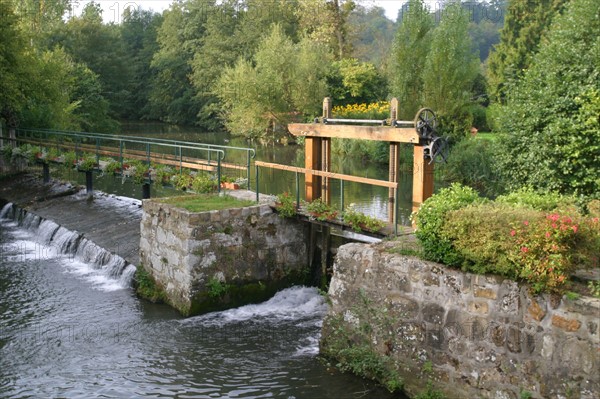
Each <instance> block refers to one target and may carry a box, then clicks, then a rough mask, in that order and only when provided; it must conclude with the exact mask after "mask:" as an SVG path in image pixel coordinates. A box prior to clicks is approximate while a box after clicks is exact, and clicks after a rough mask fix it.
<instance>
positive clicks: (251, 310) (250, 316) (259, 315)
mask: <svg viewBox="0 0 600 399" xmlns="http://www.w3.org/2000/svg"><path fill="white" fill-rule="evenodd" d="M326 312H327V303H326V302H325V300H324V299H323V297H322V296H321V295H320V294H319V292H318V291H317V289H316V288H309V287H292V288H287V289H284V290H282V291H279V292H278V293H277V294H275V296H274V297H273V298H271V299H269V300H268V301H266V302H263V303H260V304H257V305H246V306H241V307H239V308H235V309H229V310H225V311H222V312H215V313H209V314H206V315H202V316H197V317H192V318H189V319H186V320H184V321H183V322H184V323H200V324H202V325H218V326H222V325H226V324H229V323H238V322H240V321H246V320H253V321H275V322H277V321H286V320H287V321H294V320H301V319H304V318H312V317H315V316H322V315H324V314H325V313H326Z"/></svg>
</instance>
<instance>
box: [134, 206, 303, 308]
mask: <svg viewBox="0 0 600 399" xmlns="http://www.w3.org/2000/svg"><path fill="white" fill-rule="evenodd" d="M306 229H307V227H306V226H305V225H304V224H302V223H300V222H298V221H296V220H292V219H282V218H280V217H278V215H277V214H276V213H274V212H273V210H272V209H271V208H270V207H269V206H268V205H258V206H252V207H246V208H239V209H227V210H221V211H211V212H203V213H192V212H188V211H186V210H183V209H180V208H175V207H173V206H172V205H167V204H164V203H160V202H159V201H157V200H145V201H144V203H143V216H142V221H141V238H140V259H141V263H142V266H143V267H144V268H145V270H147V271H148V272H149V273H150V275H151V276H152V277H153V278H154V280H155V281H156V283H157V285H158V286H159V287H160V288H161V289H162V290H163V291H164V292H165V294H166V297H167V301H168V302H169V304H171V305H172V306H174V307H175V308H176V309H178V310H179V311H180V312H181V313H182V314H184V315H186V316H187V315H193V314H199V313H204V312H207V311H212V310H219V309H225V308H229V307H235V306H239V305H242V304H246V303H251V302H259V301H263V300H266V299H268V298H269V297H270V296H272V295H273V294H274V293H275V292H276V291H277V290H278V289H281V288H284V287H286V286H289V285H291V284H301V283H303V282H304V279H305V278H307V277H308V267H307V264H308V262H307V259H308V255H307V244H306V243H307V239H306V235H307V230H306Z"/></svg>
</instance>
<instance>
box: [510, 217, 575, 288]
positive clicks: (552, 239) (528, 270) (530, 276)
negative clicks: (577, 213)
mask: <svg viewBox="0 0 600 399" xmlns="http://www.w3.org/2000/svg"><path fill="white" fill-rule="evenodd" d="M579 230H580V228H579V223H578V222H577V221H576V220H574V219H573V218H571V217H569V216H561V215H559V214H556V213H553V214H550V215H547V216H546V218H545V219H542V220H539V221H535V222H532V223H529V221H523V222H521V223H520V224H518V225H516V226H513V229H512V230H511V232H510V235H511V237H513V239H514V246H513V248H512V250H511V251H510V252H509V259H511V260H512V261H513V262H514V263H515V264H516V265H517V266H519V277H521V278H523V279H524V280H527V281H529V282H530V283H531V284H532V289H533V291H534V292H540V291H544V290H549V291H557V290H558V288H559V287H561V286H563V285H564V284H565V282H566V281H567V279H568V277H569V275H570V273H571V272H572V271H573V270H574V268H575V267H576V266H577V265H576V264H575V263H574V262H573V260H574V257H573V253H574V251H573V249H574V248H575V246H576V243H577V241H578V232H579Z"/></svg>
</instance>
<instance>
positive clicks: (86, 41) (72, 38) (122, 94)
mask: <svg viewBox="0 0 600 399" xmlns="http://www.w3.org/2000/svg"><path fill="white" fill-rule="evenodd" d="M55 43H56V44H58V45H60V46H63V47H64V48H65V50H66V51H67V52H68V53H69V54H70V55H71V56H72V57H73V59H74V60H75V62H77V63H83V64H85V65H87V66H88V67H89V68H90V69H91V70H92V71H93V72H94V73H95V74H97V75H98V77H99V79H100V82H101V84H102V94H103V96H104V97H105V98H107V99H108V100H109V102H110V105H111V112H112V114H113V115H114V116H115V117H119V118H121V117H127V110H128V109H129V107H128V106H127V102H128V100H129V98H130V94H131V93H130V91H129V89H130V83H131V80H132V72H133V71H132V65H131V59H130V56H129V53H128V52H127V50H126V48H125V46H124V44H123V40H122V38H121V34H120V31H119V27H118V26H116V25H114V24H110V25H104V24H103V23H102V9H101V8H100V6H99V5H98V4H96V3H93V2H92V3H89V4H88V5H86V7H85V8H84V9H83V12H82V15H81V16H80V17H74V18H71V19H70V20H69V21H68V22H67V24H66V26H65V30H64V32H63V35H62V36H61V37H57V38H56V39H55Z"/></svg>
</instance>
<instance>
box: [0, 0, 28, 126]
mask: <svg viewBox="0 0 600 399" xmlns="http://www.w3.org/2000/svg"><path fill="white" fill-rule="evenodd" d="M0 37H2V41H1V42H0V76H2V78H1V79H0V117H1V118H2V119H4V120H5V122H7V123H8V124H10V125H13V126H14V125H16V123H17V122H18V112H19V111H20V109H21V108H22V107H23V106H24V105H25V102H26V98H27V93H26V92H27V90H28V82H29V76H30V75H31V73H32V72H33V71H32V70H31V69H30V65H31V56H30V54H29V53H28V52H27V51H26V50H27V44H26V38H25V36H24V35H23V33H22V32H21V31H20V29H19V17H18V16H17V15H16V14H15V13H14V10H13V7H12V4H11V2H7V1H3V2H0Z"/></svg>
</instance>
